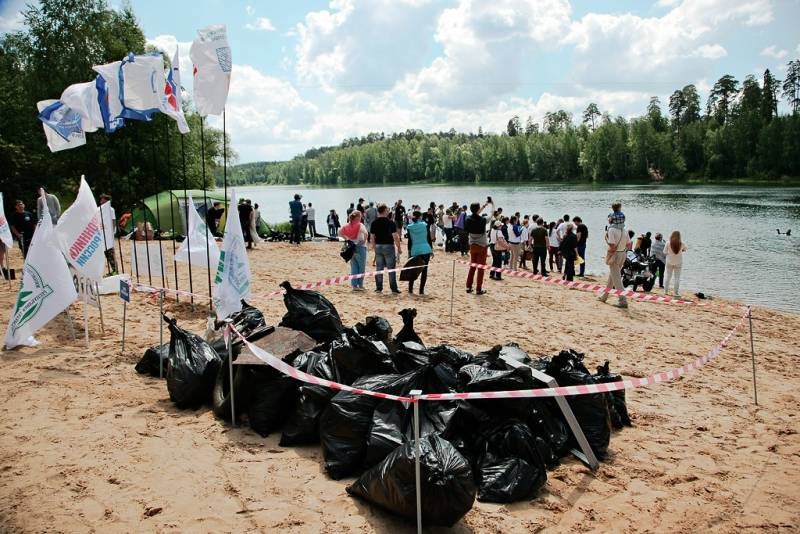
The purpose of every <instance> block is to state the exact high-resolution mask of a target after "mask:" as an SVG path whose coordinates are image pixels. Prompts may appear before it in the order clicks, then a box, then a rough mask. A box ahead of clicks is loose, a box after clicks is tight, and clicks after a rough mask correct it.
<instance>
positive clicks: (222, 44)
mask: <svg viewBox="0 0 800 534" xmlns="http://www.w3.org/2000/svg"><path fill="white" fill-rule="evenodd" d="M189 57H191V58H192V63H193V64H194V105H195V107H196V108H197V112H198V113H199V114H200V115H201V116H206V115H220V114H222V111H223V110H224V109H225V101H226V100H228V87H229V86H230V83H231V67H232V65H233V59H232V57H231V47H230V46H228V36H227V31H226V29H225V25H224V24H220V25H216V26H207V27H205V28H203V29H200V30H197V39H195V40H194V41H193V42H192V47H191V48H190V49H189Z"/></svg>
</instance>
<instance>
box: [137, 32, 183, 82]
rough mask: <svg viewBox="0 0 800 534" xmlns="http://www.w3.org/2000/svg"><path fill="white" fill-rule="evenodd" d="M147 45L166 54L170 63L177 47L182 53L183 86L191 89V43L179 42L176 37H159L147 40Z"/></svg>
mask: <svg viewBox="0 0 800 534" xmlns="http://www.w3.org/2000/svg"><path fill="white" fill-rule="evenodd" d="M147 44H149V45H152V46H155V47H156V48H158V49H159V50H163V51H164V52H166V54H167V57H169V59H170V61H171V60H172V58H173V57H174V55H175V48H176V47H177V48H178V50H179V53H180V61H181V64H180V67H181V84H182V85H183V86H184V87H191V84H192V60H191V58H189V49H190V48H191V47H192V42H191V41H178V38H177V37H175V36H174V35H157V36H155V37H153V38H149V39H147Z"/></svg>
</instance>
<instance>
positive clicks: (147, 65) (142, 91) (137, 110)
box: [120, 53, 166, 121]
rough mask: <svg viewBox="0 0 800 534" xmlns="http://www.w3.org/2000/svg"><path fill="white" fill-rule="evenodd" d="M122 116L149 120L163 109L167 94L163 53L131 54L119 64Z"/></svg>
mask: <svg viewBox="0 0 800 534" xmlns="http://www.w3.org/2000/svg"><path fill="white" fill-rule="evenodd" d="M120 80H121V82H122V83H121V85H120V98H121V99H122V116H123V117H124V118H126V119H134V120H143V121H149V120H150V119H151V118H152V116H153V113H156V112H157V111H161V99H162V97H163V94H164V84H165V83H166V79H165V78H164V58H163V57H162V56H161V54H158V53H156V54H144V55H141V56H135V55H133V54H128V57H126V58H125V59H124V60H122V64H121V66H120Z"/></svg>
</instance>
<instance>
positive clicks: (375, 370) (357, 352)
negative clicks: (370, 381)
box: [329, 332, 397, 385]
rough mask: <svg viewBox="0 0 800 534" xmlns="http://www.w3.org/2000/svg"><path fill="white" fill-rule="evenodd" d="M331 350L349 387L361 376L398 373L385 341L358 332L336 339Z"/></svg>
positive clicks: (332, 342) (332, 356)
mask: <svg viewBox="0 0 800 534" xmlns="http://www.w3.org/2000/svg"><path fill="white" fill-rule="evenodd" d="M329 350H330V355H331V358H332V360H333V361H334V362H335V364H336V367H337V369H338V371H339V373H340V377H341V381H342V382H343V383H345V384H347V385H350V384H352V382H353V381H354V380H355V379H356V378H358V377H360V376H364V375H377V374H389V373H395V372H397V370H396V369H395V366H394V363H393V362H392V358H391V356H390V355H389V349H388V348H387V347H386V345H385V344H384V343H383V341H379V340H374V339H370V338H366V337H363V336H360V335H359V334H358V333H356V332H352V333H351V332H348V333H347V334H345V335H343V336H342V337H341V338H339V339H334V340H333V341H331V344H330V349H329Z"/></svg>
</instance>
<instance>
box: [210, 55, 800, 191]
mask: <svg viewBox="0 0 800 534" xmlns="http://www.w3.org/2000/svg"><path fill="white" fill-rule="evenodd" d="M781 99H784V100H785V102H786V103H787V104H788V111H789V113H787V114H782V115H779V114H778V103H779V101H780V100H781ZM665 107H666V109H664V108H665ZM781 177H791V178H793V179H795V178H797V177H800V60H793V61H790V62H789V63H788V65H787V72H786V79H785V80H783V81H781V80H778V79H776V78H775V77H774V76H773V75H772V73H771V72H770V71H769V70H767V71H765V72H764V74H763V77H762V78H761V79H760V80H759V79H757V78H755V77H754V76H747V77H746V78H745V79H744V80H743V81H742V82H739V81H738V80H736V79H735V78H734V77H733V76H730V75H726V76H723V77H722V78H720V79H719V80H718V81H717V82H716V83H715V84H714V86H713V88H712V89H711V91H710V93H709V95H708V97H707V100H706V105H705V107H701V101H700V94H699V93H698V90H697V88H696V87H695V86H694V85H687V86H685V87H683V88H681V89H676V90H675V92H673V93H672V95H671V96H670V97H669V101H668V102H666V103H662V102H660V101H659V99H658V98H657V97H653V98H651V99H650V103H649V105H648V106H647V109H646V110H645V113H644V114H643V115H642V116H640V117H636V118H632V119H625V118H624V117H620V116H617V117H612V116H611V115H610V114H609V113H607V112H604V111H603V110H601V109H600V108H599V107H598V106H597V105H596V104H594V103H589V104H588V106H587V107H586V110H585V111H584V112H583V113H582V116H581V117H573V116H572V114H571V113H568V112H566V111H564V110H558V111H554V112H551V113H547V114H546V115H545V116H544V120H543V121H542V123H541V124H539V123H537V122H534V121H533V119H532V118H530V117H528V119H527V121H526V122H525V124H524V125H523V124H522V122H521V120H520V118H519V117H516V116H515V117H512V118H511V119H510V120H509V121H508V125H507V127H506V131H505V132H503V133H502V134H491V133H484V132H483V131H482V129H481V128H478V132H477V133H459V132H456V131H455V130H450V131H449V132H438V133H424V132H422V131H420V130H406V131H405V132H398V133H392V134H384V133H382V132H381V133H370V134H369V135H367V136H363V137H354V138H350V139H346V140H344V141H343V142H342V143H341V144H340V145H337V146H331V147H323V148H314V149H311V150H309V151H307V152H306V153H305V154H303V155H300V156H297V157H295V158H294V159H292V160H290V161H284V162H259V163H248V164H244V165H237V166H235V167H233V168H231V169H229V170H228V182H229V183H235V184H251V183H270V184H309V185H347V184H368V183H384V184H406V183H425V182H431V183H435V182H465V183H477V182H540V181H541V182H545V181H553V182H568V181H584V182H585V181H619V180H632V181H648V180H653V179H656V180H659V179H663V180H666V181H683V180H687V179H694V180H707V181H722V180H736V179H747V180H752V181H759V180H764V181H768V180H774V179H777V178H781ZM220 180H221V175H220V174H219V173H218V176H217V181H218V183H221V181H220Z"/></svg>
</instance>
